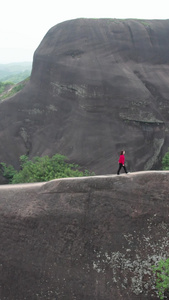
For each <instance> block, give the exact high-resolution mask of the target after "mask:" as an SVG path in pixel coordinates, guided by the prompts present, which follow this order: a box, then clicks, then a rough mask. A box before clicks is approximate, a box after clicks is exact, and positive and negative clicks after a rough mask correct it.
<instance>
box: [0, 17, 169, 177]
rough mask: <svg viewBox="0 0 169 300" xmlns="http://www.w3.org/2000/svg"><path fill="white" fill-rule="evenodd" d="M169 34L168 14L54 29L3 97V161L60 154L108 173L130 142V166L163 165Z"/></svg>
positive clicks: (0, 112)
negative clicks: (14, 90) (24, 79)
mask: <svg viewBox="0 0 169 300" xmlns="http://www.w3.org/2000/svg"><path fill="white" fill-rule="evenodd" d="M168 36H169V20H166V21H158V20H154V21H153V20H152V21H150V20H114V19H100V20H92V19H77V20H72V21H68V22H64V23H61V24H59V25H57V26H55V27H53V28H51V29H50V30H49V32H48V33H47V34H46V36H45V37H44V39H43V40H42V42H41V44H40V46H39V47H38V49H37V50H36V51H35V55H34V62H33V70H32V75H31V80H30V82H29V84H28V85H27V87H26V88H25V89H24V90H23V91H22V92H20V93H19V94H17V95H16V96H15V97H13V98H11V99H8V100H6V101H4V102H2V103H0V136H1V145H0V161H6V162H9V163H12V164H15V165H16V166H18V157H19V156H20V155H22V154H29V155H30V157H32V156H35V155H46V154H49V155H52V154H54V153H57V152H58V153H62V154H64V155H67V156H68V158H69V159H70V160H71V161H74V162H76V163H78V164H80V165H83V166H84V167H86V168H88V169H90V170H92V171H95V172H96V174H101V173H104V174H106V173H112V172H114V171H116V169H117V161H118V154H119V151H120V150H121V149H123V148H124V149H125V150H126V158H127V162H128V168H129V169H130V170H131V171H134V170H143V169H144V170H147V169H152V168H156V167H159V164H160V163H159V162H160V161H161V157H162V156H163V155H164V153H165V152H166V151H167V147H168V142H169V141H168V120H169V96H168V95H169V84H168V82H169V39H168ZM6 150H8V151H6Z"/></svg>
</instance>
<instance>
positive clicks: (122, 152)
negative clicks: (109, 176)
mask: <svg viewBox="0 0 169 300" xmlns="http://www.w3.org/2000/svg"><path fill="white" fill-rule="evenodd" d="M124 155H125V151H124V150H122V151H121V152H120V157H119V168H118V171H117V175H119V174H120V170H121V168H122V167H123V169H124V171H125V173H126V174H127V173H128V172H127V169H126V167H125V156H124Z"/></svg>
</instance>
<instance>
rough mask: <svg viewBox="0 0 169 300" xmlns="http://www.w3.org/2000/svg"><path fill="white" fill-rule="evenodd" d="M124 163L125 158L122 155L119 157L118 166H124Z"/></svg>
mask: <svg viewBox="0 0 169 300" xmlns="http://www.w3.org/2000/svg"><path fill="white" fill-rule="evenodd" d="M124 162H125V157H124V155H123V154H122V155H120V157H119V164H122V165H124Z"/></svg>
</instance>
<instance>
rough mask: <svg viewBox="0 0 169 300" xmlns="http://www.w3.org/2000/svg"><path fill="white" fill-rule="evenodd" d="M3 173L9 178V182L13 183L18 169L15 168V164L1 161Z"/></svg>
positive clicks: (0, 165) (0, 167)
mask: <svg viewBox="0 0 169 300" xmlns="http://www.w3.org/2000/svg"><path fill="white" fill-rule="evenodd" d="M0 169H1V174H2V175H3V176H4V177H5V178H6V179H8V181H9V183H12V179H13V177H14V175H15V174H16V173H17V171H16V170H15V169H14V167H13V166H11V165H9V166H7V165H6V164H5V163H3V162H2V163H0Z"/></svg>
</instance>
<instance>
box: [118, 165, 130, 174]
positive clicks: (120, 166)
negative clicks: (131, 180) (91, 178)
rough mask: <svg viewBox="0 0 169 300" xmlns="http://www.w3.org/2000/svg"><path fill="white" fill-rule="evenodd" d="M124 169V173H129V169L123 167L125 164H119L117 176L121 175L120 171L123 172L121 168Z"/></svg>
mask: <svg viewBox="0 0 169 300" xmlns="http://www.w3.org/2000/svg"><path fill="white" fill-rule="evenodd" d="M122 167H123V169H124V171H125V173H128V172H127V169H126V167H125V166H123V164H119V168H118V171H117V175H119V173H120V170H121V168H122Z"/></svg>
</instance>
